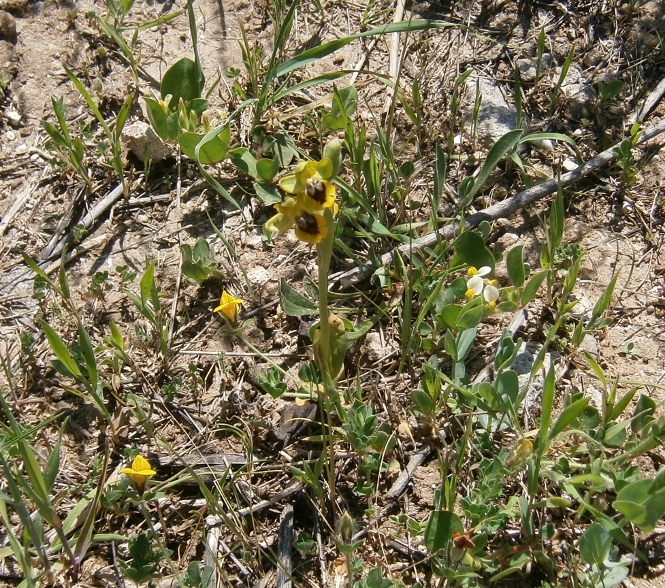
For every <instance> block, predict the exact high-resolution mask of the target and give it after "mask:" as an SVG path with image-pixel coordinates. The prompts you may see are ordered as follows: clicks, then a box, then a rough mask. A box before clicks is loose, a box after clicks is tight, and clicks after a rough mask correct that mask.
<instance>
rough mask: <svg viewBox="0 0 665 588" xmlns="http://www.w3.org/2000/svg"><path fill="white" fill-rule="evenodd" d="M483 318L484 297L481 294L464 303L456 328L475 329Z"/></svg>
mask: <svg viewBox="0 0 665 588" xmlns="http://www.w3.org/2000/svg"><path fill="white" fill-rule="evenodd" d="M444 310H445V309H444ZM482 320H483V299H482V297H481V296H478V297H477V298H474V299H473V300H471V301H470V302H468V303H467V304H465V305H464V307H463V308H462V310H461V311H460V313H459V315H458V317H457V320H456V321H455V328H457V329H473V328H474V327H477V326H478V325H479V324H480V321H482Z"/></svg>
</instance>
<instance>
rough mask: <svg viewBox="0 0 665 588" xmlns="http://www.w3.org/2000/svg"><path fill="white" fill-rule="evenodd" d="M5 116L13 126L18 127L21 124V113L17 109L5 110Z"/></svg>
mask: <svg viewBox="0 0 665 588" xmlns="http://www.w3.org/2000/svg"><path fill="white" fill-rule="evenodd" d="M5 118H6V119H7V122H8V123H9V125H10V126H11V127H13V128H15V129H17V128H18V127H20V126H21V115H20V114H19V113H18V112H16V110H11V109H8V110H5Z"/></svg>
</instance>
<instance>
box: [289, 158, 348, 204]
mask: <svg viewBox="0 0 665 588" xmlns="http://www.w3.org/2000/svg"><path fill="white" fill-rule="evenodd" d="M332 175H333V164H332V162H331V161H330V160H329V159H327V158H325V157H324V158H323V159H322V160H321V161H301V162H300V163H299V164H298V165H297V166H296V168H295V170H294V172H293V173H292V174H289V175H287V176H284V177H283V178H282V179H281V180H280V181H279V187H280V188H281V189H282V190H284V192H286V193H287V194H295V195H296V196H297V200H298V204H299V205H300V206H301V207H302V208H304V209H305V210H306V211H307V212H315V211H318V210H323V209H324V208H330V207H331V206H334V205H335V194H336V190H335V186H334V185H333V184H332V182H330V181H329V180H330V179H331V178H332Z"/></svg>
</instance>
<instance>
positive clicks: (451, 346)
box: [443, 329, 457, 361]
mask: <svg viewBox="0 0 665 588" xmlns="http://www.w3.org/2000/svg"><path fill="white" fill-rule="evenodd" d="M443 347H444V349H445V350H446V353H447V354H448V355H450V357H451V358H452V359H453V361H457V342H456V341H455V337H454V336H453V334H452V332H451V331H450V329H448V330H447V331H446V334H445V335H444V337H443Z"/></svg>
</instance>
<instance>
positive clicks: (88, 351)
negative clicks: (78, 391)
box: [78, 319, 103, 412]
mask: <svg viewBox="0 0 665 588" xmlns="http://www.w3.org/2000/svg"><path fill="white" fill-rule="evenodd" d="M78 333H79V347H80V348H81V352H82V353H83V359H84V360H85V366H86V368H87V371H88V378H89V379H90V386H91V388H92V390H97V382H98V376H97V359H96V358H95V349H94V347H93V346H92V341H91V339H90V335H89V334H88V331H87V330H86V328H85V326H84V325H83V321H81V320H80V319H79V321H78ZM102 412H103V411H102Z"/></svg>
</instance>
